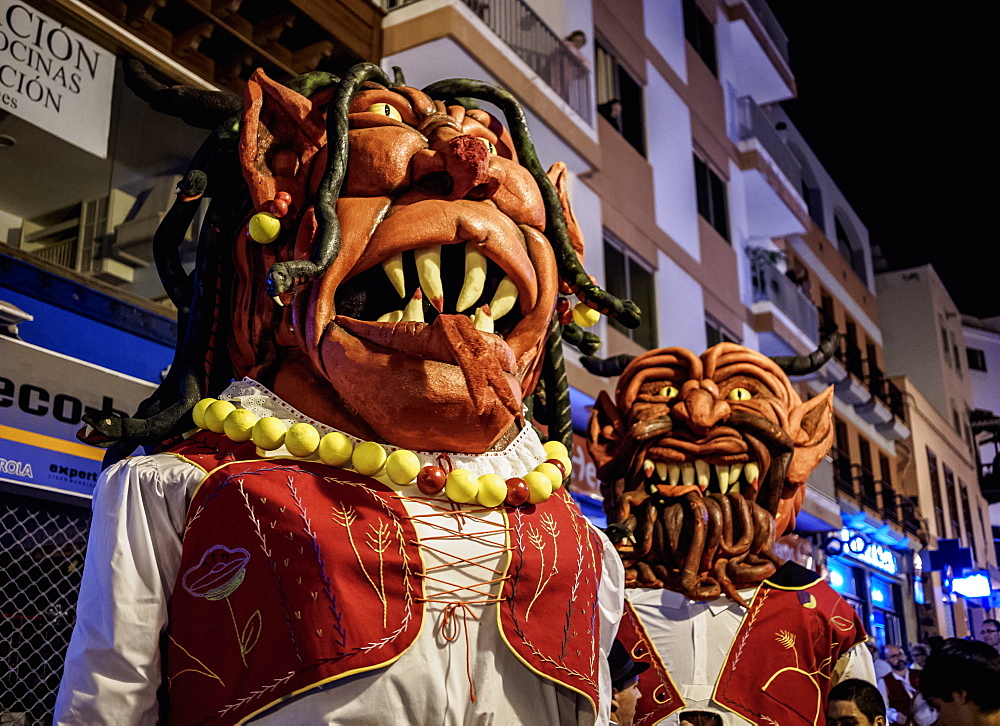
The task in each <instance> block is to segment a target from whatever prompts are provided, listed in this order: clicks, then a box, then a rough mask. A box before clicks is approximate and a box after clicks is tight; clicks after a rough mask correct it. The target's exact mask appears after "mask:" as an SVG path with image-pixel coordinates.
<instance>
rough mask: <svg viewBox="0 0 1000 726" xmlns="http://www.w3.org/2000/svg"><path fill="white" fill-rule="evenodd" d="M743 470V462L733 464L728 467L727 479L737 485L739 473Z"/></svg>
mask: <svg viewBox="0 0 1000 726" xmlns="http://www.w3.org/2000/svg"><path fill="white" fill-rule="evenodd" d="M742 472H743V464H733V465H732V466H731V467H729V481H730V483H731V484H732V485H733V486H739V483H740V474H741V473H742Z"/></svg>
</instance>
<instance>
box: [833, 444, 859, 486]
mask: <svg viewBox="0 0 1000 726" xmlns="http://www.w3.org/2000/svg"><path fill="white" fill-rule="evenodd" d="M830 459H831V460H832V461H833V485H834V487H836V489H837V491H839V492H843V493H844V494H847V495H848V496H850V497H853V498H855V499H857V497H858V494H857V491H856V490H855V488H854V477H853V476H852V473H851V457H850V456H848V455H847V454H846V453H845V452H843V451H841V450H840V449H838V448H836V447H834V448H832V449H830Z"/></svg>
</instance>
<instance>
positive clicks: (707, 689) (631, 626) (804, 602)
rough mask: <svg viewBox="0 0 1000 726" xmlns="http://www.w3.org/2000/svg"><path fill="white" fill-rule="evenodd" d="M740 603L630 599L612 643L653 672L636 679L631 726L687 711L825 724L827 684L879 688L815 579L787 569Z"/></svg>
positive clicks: (841, 610)
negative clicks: (846, 681)
mask: <svg viewBox="0 0 1000 726" xmlns="http://www.w3.org/2000/svg"><path fill="white" fill-rule="evenodd" d="M740 594H741V595H742V596H743V597H744V599H746V600H747V602H748V603H749V608H743V607H741V606H739V605H737V604H735V603H733V602H731V601H730V600H728V599H727V598H718V599H716V600H712V601H709V602H695V601H692V600H689V599H687V598H686V597H685V596H683V595H681V594H680V593H677V592H673V591H671V590H657V589H630V590H628V591H627V599H628V601H629V602H628V605H627V606H626V610H625V615H624V616H623V618H622V623H621V627H620V628H619V632H618V638H619V639H620V640H621V641H622V642H623V643H624V644H625V645H626V647H627V648H629V649H630V651H631V652H632V657H633V659H635V660H637V661H639V660H642V661H645V662H648V663H651V664H652V666H653V667H651V668H649V669H648V670H647V671H646V672H644V673H643V674H642V675H641V676H640V679H639V688H640V691H641V692H642V698H641V699H640V701H639V705H638V707H637V709H636V718H635V721H634V723H635V725H636V726H640V725H641V726H649V725H650V724H658V723H662V724H668V725H670V726H674V725H676V724H678V723H679V721H680V715H681V713H683V712H684V711H708V712H712V713H716V714H718V715H719V716H720V717H721V719H722V723H723V724H725V726H736V725H737V724H745V723H753V724H771V725H772V726H795V725H796V724H803V725H804V724H810V725H811V724H816V723H822V722H823V720H824V709H825V704H826V694H827V692H828V691H829V689H830V687H831V686H832V685H833V684H835V683H837V682H838V681H839V680H841V679H843V678H861V679H863V680H866V681H869V682H871V683H874V682H875V673H874V669H873V668H872V663H871V656H870V654H869V653H868V650H867V648H866V647H865V646H864V640H865V637H866V636H865V632H864V629H863V628H862V626H861V622H860V620H859V619H858V617H857V614H856V613H855V612H854V610H853V609H852V608H851V606H850V605H848V604H847V602H846V601H845V600H844V599H843V598H841V597H840V596H839V595H838V594H837V593H836V592H834V591H833V589H832V588H831V587H830V586H829V585H828V584H827V583H826V582H825V581H823V580H822V579H821V578H820V577H819V576H818V575H817V574H816V573H815V572H813V571H811V570H807V569H806V568H804V567H801V566H799V565H796V564H794V563H786V564H785V565H784V566H782V567H781V568H780V569H779V570H778V572H776V573H775V574H774V575H772V576H771V577H770V578H769V579H767V580H765V581H764V582H763V583H762V584H761V585H760V587H758V588H757V589H756V590H741V591H740Z"/></svg>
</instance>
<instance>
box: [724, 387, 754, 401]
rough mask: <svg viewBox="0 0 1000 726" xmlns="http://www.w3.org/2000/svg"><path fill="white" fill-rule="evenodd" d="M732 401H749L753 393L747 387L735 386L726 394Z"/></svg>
mask: <svg viewBox="0 0 1000 726" xmlns="http://www.w3.org/2000/svg"><path fill="white" fill-rule="evenodd" d="M726 398H728V399H729V400H730V401H749V400H750V399H751V398H753V394H752V393H750V391H748V390H747V389H745V388H734V389H733V390H731V391H730V392H729V394H728V395H727V396H726Z"/></svg>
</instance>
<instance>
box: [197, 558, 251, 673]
mask: <svg viewBox="0 0 1000 726" xmlns="http://www.w3.org/2000/svg"><path fill="white" fill-rule="evenodd" d="M248 562H250V553H249V552H247V551H246V550H245V549H243V548H242V547H237V548H236V549H229V548H228V547H225V546H224V545H215V546H214V547H209V548H208V550H206V552H205V554H203V555H202V556H201V560H200V561H199V562H198V564H197V565H195V566H194V567H191V568H189V569H188V570H187V571H186V572H185V573H184V576H183V577H182V578H181V585H182V586H183V587H184V589H185V590H187V591H188V593H190V594H191V595H193V596H194V597H203V598H205V599H206V600H211V601H213V602H215V601H218V600H225V601H226V605H228V606H229V617H231V618H232V620H233V627H234V628H235V629H236V641H237V642H238V643H239V646H240V658H241V659H242V660H243V666H244V667H246V665H247V658H246V655H247V653H249V652H250V651H251V650H253V648H254V646H255V645H257V640H258V639H259V638H260V631H261V618H260V610H255V611H254V612H253V614H252V615H251V616H250V617H249V618H248V619H247V621H246V623H245V624H244V625H243V628H242V630H241V629H240V626H239V625H238V624H237V623H236V613H234V612H233V604H232V603H231V602H229V596H230V595H232V594H233V593H234V592H236V589H237V588H238V587H239V586H240V585H241V584H242V583H243V578H245V577H246V574H247V563H248ZM220 682H221V681H220Z"/></svg>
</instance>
